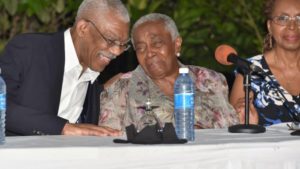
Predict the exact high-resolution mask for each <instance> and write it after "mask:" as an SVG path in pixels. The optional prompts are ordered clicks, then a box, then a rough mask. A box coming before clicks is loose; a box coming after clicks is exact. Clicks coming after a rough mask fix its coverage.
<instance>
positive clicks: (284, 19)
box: [271, 15, 300, 27]
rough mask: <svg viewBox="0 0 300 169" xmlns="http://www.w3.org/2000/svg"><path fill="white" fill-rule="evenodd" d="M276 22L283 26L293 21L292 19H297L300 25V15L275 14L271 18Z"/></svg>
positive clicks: (296, 21)
mask: <svg viewBox="0 0 300 169" xmlns="http://www.w3.org/2000/svg"><path fill="white" fill-rule="evenodd" d="M271 20H272V21H273V22H274V23H276V24H277V25H281V26H287V25H288V24H290V23H291V21H295V24H296V25H297V26H298V27H300V16H287V15H281V16H275V17H273V18H272V19H271Z"/></svg>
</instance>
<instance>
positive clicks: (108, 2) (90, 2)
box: [76, 0, 130, 23]
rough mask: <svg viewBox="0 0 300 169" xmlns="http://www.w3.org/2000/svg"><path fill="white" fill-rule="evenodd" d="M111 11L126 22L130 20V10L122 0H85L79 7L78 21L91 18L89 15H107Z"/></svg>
mask: <svg viewBox="0 0 300 169" xmlns="http://www.w3.org/2000/svg"><path fill="white" fill-rule="evenodd" d="M109 11H113V12H114V15H117V16H118V17H119V18H120V19H122V20H123V21H124V22H126V23H129V22H130V17H129V14H128V11H127V9H126V7H125V6H124V4H123V3H122V2H121V1H120V0H83V1H82V3H81V4H80V6H79V8H78V11H77V16H76V21H77V20H79V19H82V18H85V19H89V18H88V17H91V16H95V15H96V16H97V15H99V14H100V15H105V14H106V13H107V12H109ZM99 17H101V16H99Z"/></svg>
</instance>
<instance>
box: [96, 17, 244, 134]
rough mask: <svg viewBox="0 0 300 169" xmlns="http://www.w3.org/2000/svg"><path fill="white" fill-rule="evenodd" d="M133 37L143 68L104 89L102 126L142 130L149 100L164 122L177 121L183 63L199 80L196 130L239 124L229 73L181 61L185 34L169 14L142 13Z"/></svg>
mask: <svg viewBox="0 0 300 169" xmlns="http://www.w3.org/2000/svg"><path fill="white" fill-rule="evenodd" d="M131 38H132V43H133V46H134V49H135V51H136V55H137V59H138V62H139V66H138V67H137V68H136V69H135V70H134V71H132V72H129V73H126V74H124V75H123V76H121V77H120V79H119V80H117V81H115V82H114V83H113V84H112V85H111V86H110V87H109V88H107V89H106V90H105V91H103V92H102V94H101V103H100V108H101V115H100V119H99V125H101V126H108V127H111V128H114V129H122V130H124V128H125V127H126V126H128V125H130V124H134V125H135V126H136V127H137V129H138V130H141V129H142V128H140V127H139V125H138V123H139V122H140V119H141V117H142V116H143V115H144V114H145V109H144V108H143V106H145V103H146V102H147V100H149V99H150V100H151V105H152V106H153V107H154V108H153V110H152V111H153V113H154V114H155V116H156V117H157V118H158V119H159V120H158V121H159V122H160V123H161V125H162V126H163V124H164V123H167V122H174V115H173V95H174V93H173V91H174V83H175V80H176V78H177V77H178V75H179V72H178V70H179V68H180V67H188V68H189V70H190V71H189V72H190V73H189V74H190V76H191V77H192V79H193V80H194V82H195V86H196V89H195V108H194V110H195V123H194V124H195V127H196V128H223V127H227V126H230V125H233V124H237V123H239V120H238V117H237V115H236V113H235V110H234V109H233V107H232V106H231V105H230V104H229V102H228V86H227V83H226V80H225V78H224V76H223V75H221V74H220V73H217V72H215V71H213V70H209V69H207V68H203V67H198V66H192V65H183V64H182V63H181V62H180V61H178V59H177V58H178V57H179V56H180V50H181V44H182V38H181V37H180V35H179V33H178V30H177V27H176V25H175V23H174V21H173V20H172V19H171V18H170V17H168V16H166V15H164V14H159V13H152V14H148V15H145V16H143V17H141V18H140V19H139V20H138V21H137V22H136V23H135V24H134V26H133V29H132V32H131Z"/></svg>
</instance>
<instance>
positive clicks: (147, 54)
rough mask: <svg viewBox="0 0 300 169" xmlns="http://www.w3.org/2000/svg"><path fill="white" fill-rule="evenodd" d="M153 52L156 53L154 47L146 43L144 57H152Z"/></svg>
mask: <svg viewBox="0 0 300 169" xmlns="http://www.w3.org/2000/svg"><path fill="white" fill-rule="evenodd" d="M155 54H156V52H155V49H154V48H153V47H151V45H148V47H147V53H146V57H148V58H152V57H153V56H155Z"/></svg>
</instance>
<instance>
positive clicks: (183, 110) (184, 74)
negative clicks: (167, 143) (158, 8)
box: [174, 68, 195, 141]
mask: <svg viewBox="0 0 300 169" xmlns="http://www.w3.org/2000/svg"><path fill="white" fill-rule="evenodd" d="M174 115H175V131H176V135H177V137H178V138H180V139H187V140H188V141H193V140H195V130H194V118H195V117H194V82H193V80H192V78H191V77H190V76H189V69H188V68H180V69H179V76H178V78H177V79H176V81H175V86H174Z"/></svg>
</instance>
